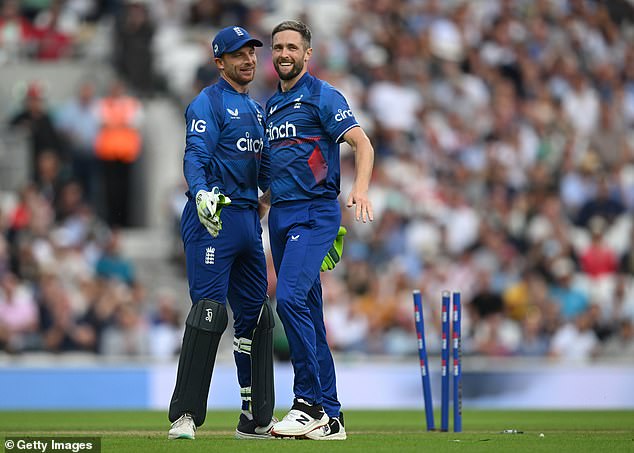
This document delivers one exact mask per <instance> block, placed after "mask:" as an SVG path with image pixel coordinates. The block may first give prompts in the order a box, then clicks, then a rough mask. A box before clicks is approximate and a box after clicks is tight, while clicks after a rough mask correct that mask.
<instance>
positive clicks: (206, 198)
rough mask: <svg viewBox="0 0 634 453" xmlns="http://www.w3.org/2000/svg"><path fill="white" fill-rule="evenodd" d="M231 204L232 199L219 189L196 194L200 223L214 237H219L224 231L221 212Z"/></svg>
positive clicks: (200, 191)
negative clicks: (221, 231)
mask: <svg viewBox="0 0 634 453" xmlns="http://www.w3.org/2000/svg"><path fill="white" fill-rule="evenodd" d="M230 203H231V199H230V198H229V197H227V196H226V195H223V194H221V193H220V189H218V187H214V188H213V189H211V192H207V191H206V190H199V191H198V193H197V194H196V210H197V211H198V218H199V219H200V223H202V224H203V226H204V227H205V228H206V229H207V231H209V234H211V236H212V237H217V236H218V233H220V230H222V220H220V212H221V211H222V208H224V207H225V206H227V205H228V204H230Z"/></svg>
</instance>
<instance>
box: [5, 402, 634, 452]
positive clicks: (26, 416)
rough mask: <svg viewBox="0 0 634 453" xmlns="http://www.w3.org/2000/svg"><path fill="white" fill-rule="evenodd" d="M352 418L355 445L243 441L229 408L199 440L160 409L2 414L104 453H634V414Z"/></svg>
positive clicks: (32, 430) (29, 431)
mask: <svg viewBox="0 0 634 453" xmlns="http://www.w3.org/2000/svg"><path fill="white" fill-rule="evenodd" d="M276 415H278V416H283V415H284V414H283V412H282V411H280V412H279V413H277V414H276ZM345 415H346V431H347V432H348V440H346V441H338V442H336V441H332V442H327V443H325V442H316V441H309V440H294V439H291V440H281V439H275V440H270V441H261V440H248V441H245V440H236V439H234V438H233V433H234V430H235V426H236V424H237V420H238V415H237V413H236V412H224V411H223V412H220V411H210V412H209V414H208V416H207V421H206V422H205V425H204V426H203V427H201V428H200V429H199V430H198V432H197V434H196V440H194V441H188V440H178V441H168V440H167V430H168V428H169V423H168V422H167V419H166V413H165V412H156V411H117V412H115V411H112V412H110V411H94V412H91V411H81V412H80V411H68V412H66V411H38V412H22V411H19V412H18V411H16V412H0V436H1V437H3V438H4V437H6V436H19V435H25V436H27V435H28V436H56V435H57V436H96V437H101V439H102V440H101V442H102V444H101V451H102V452H152V453H158V452H211V451H213V452H275V453H283V452H285V451H288V452H292V453H296V452H298V451H301V452H302V453H309V452H320V453H324V452H325V451H334V452H339V451H342V452H348V451H350V452H363V453H373V452H397V453H403V452H414V451H416V452H454V451H455V452H461V451H469V452H492V451H501V452H512V453H521V452H556V453H563V452H575V453H579V452H601V451H609V452H634V412H633V411H498V410H495V411H494V410H488V411H476V410H465V411H464V412H463V428H464V430H463V432H462V433H453V432H448V433H441V432H426V431H425V425H424V424H425V421H424V414H423V411H422V410H421V411H347V412H346V413H345ZM439 422H440V418H439V414H438V413H436V423H437V425H438V423H439ZM505 429H516V430H518V431H523V433H522V434H502V433H501V431H503V430H505ZM540 433H543V434H544V436H543V437H540V436H539V434H540ZM4 451H5V452H6V451H7V450H4ZM13 451H17V450H13Z"/></svg>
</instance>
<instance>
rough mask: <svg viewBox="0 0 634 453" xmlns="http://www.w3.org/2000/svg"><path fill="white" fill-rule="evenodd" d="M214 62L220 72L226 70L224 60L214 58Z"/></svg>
mask: <svg viewBox="0 0 634 453" xmlns="http://www.w3.org/2000/svg"><path fill="white" fill-rule="evenodd" d="M214 62H215V63H216V67H217V68H218V70H220V71H223V70H224V69H225V62H224V61H223V60H222V58H214Z"/></svg>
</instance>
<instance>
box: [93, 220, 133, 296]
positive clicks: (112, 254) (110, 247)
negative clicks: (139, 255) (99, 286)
mask: <svg viewBox="0 0 634 453" xmlns="http://www.w3.org/2000/svg"><path fill="white" fill-rule="evenodd" d="M95 271H96V274H97V276H98V277H100V278H103V279H106V280H111V279H112V280H116V281H120V282H122V283H125V284H127V285H128V286H130V287H131V286H132V285H133V284H134V279H135V273H134V266H133V264H132V263H131V262H130V261H129V260H128V259H126V258H125V257H124V256H123V255H122V253H121V232H120V231H119V230H118V229H114V230H112V231H111V234H110V237H109V238H108V240H107V243H106V246H105V247H104V251H103V254H102V255H101V257H100V258H99V260H98V261H97V265H96V269H95Z"/></svg>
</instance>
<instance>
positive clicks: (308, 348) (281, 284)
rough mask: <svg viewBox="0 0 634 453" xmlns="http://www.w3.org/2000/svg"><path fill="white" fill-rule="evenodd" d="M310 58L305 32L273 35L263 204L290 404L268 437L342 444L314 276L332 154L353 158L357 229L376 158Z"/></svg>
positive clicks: (329, 195) (323, 239)
mask: <svg viewBox="0 0 634 453" xmlns="http://www.w3.org/2000/svg"><path fill="white" fill-rule="evenodd" d="M311 55H312V48H311V32H310V30H309V28H308V27H307V26H306V25H305V24H303V23H302V22H298V21H285V22H282V23H281V24H279V25H278V26H276V27H275V28H274V29H273V32H272V58H273V65H274V67H275V70H276V71H277V74H278V76H279V78H280V81H279V85H278V89H277V92H276V93H275V94H274V95H273V96H272V97H271V98H270V99H269V100H268V102H267V104H266V109H265V110H266V134H267V138H268V141H269V145H270V156H271V161H270V165H271V173H270V174H271V182H270V191H269V192H267V193H265V194H264V196H265V197H269V196H270V204H271V208H270V212H269V219H268V221H269V233H270V241H271V252H272V255H273V262H274V266H275V271H276V273H277V291H276V297H277V312H278V314H279V316H280V320H281V321H282V324H283V325H284V330H285V331H286V336H287V338H288V343H289V348H290V353H291V362H292V365H293V370H294V374H295V376H294V383H293V392H294V395H295V398H294V401H293V406H292V408H291V410H290V412H289V413H288V415H286V416H285V417H284V419H283V420H281V421H280V422H278V423H276V424H275V425H274V426H273V430H272V433H273V435H276V436H288V437H308V438H309V439H315V440H344V439H346V432H345V429H344V426H343V416H342V414H341V411H340V408H341V404H340V403H339V400H338V398H337V388H336V379H335V367H334V362H333V358H332V354H331V353H330V349H329V347H328V343H327V341H326V327H325V325H324V319H323V301H322V291H321V280H320V277H319V272H320V267H321V264H322V260H323V259H324V257H325V256H326V254H327V253H328V251H329V249H330V248H331V246H332V244H333V241H334V240H335V238H336V237H337V233H338V230H339V224H340V221H341V210H340V207H339V202H338V200H337V198H338V196H339V192H340V181H339V180H340V164H339V145H340V143H342V142H344V141H345V142H347V143H348V144H349V145H350V146H351V148H352V150H353V152H354V154H355V179H354V184H353V187H352V191H351V193H350V194H349V195H348V198H347V206H348V207H354V209H355V216H354V217H355V219H356V220H357V221H363V222H367V221H371V220H373V213H372V204H371V202H370V200H369V199H368V188H369V184H370V178H371V175H372V166H373V160H374V150H373V148H372V145H371V143H370V140H369V139H368V137H367V136H366V134H365V132H364V131H363V129H362V128H361V127H360V126H359V124H358V123H357V120H356V119H355V117H354V113H353V112H352V111H351V110H350V107H349V106H348V103H347V101H346V99H345V98H344V97H343V96H342V95H341V93H340V92H339V91H337V90H336V89H335V88H334V87H333V86H331V85H330V84H328V83H326V82H324V81H323V80H319V79H318V78H316V77H313V76H312V75H311V74H310V73H309V72H308V68H307V65H308V62H309V60H310V58H311Z"/></svg>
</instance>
